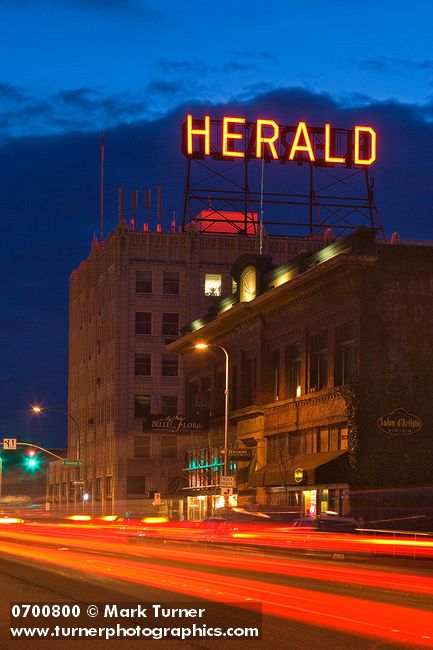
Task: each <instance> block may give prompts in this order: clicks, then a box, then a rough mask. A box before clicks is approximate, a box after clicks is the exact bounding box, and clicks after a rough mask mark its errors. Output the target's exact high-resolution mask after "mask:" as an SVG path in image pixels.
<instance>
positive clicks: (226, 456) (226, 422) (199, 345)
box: [194, 343, 229, 476]
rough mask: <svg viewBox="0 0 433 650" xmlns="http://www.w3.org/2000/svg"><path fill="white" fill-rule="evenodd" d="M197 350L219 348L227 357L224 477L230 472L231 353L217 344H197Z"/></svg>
mask: <svg viewBox="0 0 433 650" xmlns="http://www.w3.org/2000/svg"><path fill="white" fill-rule="evenodd" d="M194 347H195V348H196V349H197V350H207V349H208V348H219V349H220V350H222V351H223V352H224V354H225V357H226V378H225V390H224V396H225V400H224V476H227V471H228V446H229V353H228V352H227V350H226V349H225V348H224V347H223V346H222V345H217V344H216V343H197V344H196V345H195V346H194Z"/></svg>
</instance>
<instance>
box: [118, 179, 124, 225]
mask: <svg viewBox="0 0 433 650" xmlns="http://www.w3.org/2000/svg"><path fill="white" fill-rule="evenodd" d="M117 219H118V222H119V223H121V222H122V221H123V187H118V188H117Z"/></svg>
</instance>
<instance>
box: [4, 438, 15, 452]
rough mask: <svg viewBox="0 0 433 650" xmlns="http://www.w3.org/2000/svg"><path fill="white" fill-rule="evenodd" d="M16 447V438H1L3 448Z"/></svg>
mask: <svg viewBox="0 0 433 650" xmlns="http://www.w3.org/2000/svg"><path fill="white" fill-rule="evenodd" d="M16 448H17V439H16V438H3V449H4V450H5V451H6V450H7V449H16Z"/></svg>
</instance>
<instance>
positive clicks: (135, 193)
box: [132, 190, 138, 221]
mask: <svg viewBox="0 0 433 650" xmlns="http://www.w3.org/2000/svg"><path fill="white" fill-rule="evenodd" d="M137 210H138V190H134V191H133V192H132V211H133V216H134V221H137Z"/></svg>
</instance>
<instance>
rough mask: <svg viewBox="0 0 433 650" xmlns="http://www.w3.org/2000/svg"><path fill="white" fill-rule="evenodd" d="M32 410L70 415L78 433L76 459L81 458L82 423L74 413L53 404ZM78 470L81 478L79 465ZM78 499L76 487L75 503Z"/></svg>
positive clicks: (35, 407) (36, 406) (35, 406)
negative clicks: (79, 422)
mask: <svg viewBox="0 0 433 650" xmlns="http://www.w3.org/2000/svg"><path fill="white" fill-rule="evenodd" d="M32 411H33V413H43V412H44V411H52V412H54V413H62V414H63V415H66V417H68V418H69V419H70V420H72V422H73V423H74V425H75V428H76V435H77V445H76V456H77V458H76V460H80V437H81V432H80V425H79V424H78V422H77V420H76V419H75V418H74V416H73V415H72V413H69V411H65V410H64V409H58V408H53V407H51V406H38V405H34V406H32ZM76 471H78V478H80V474H79V472H80V470H79V468H78V467H77V470H76ZM76 475H77V474H76ZM76 500H77V494H76V489H75V490H74V504H76Z"/></svg>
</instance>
